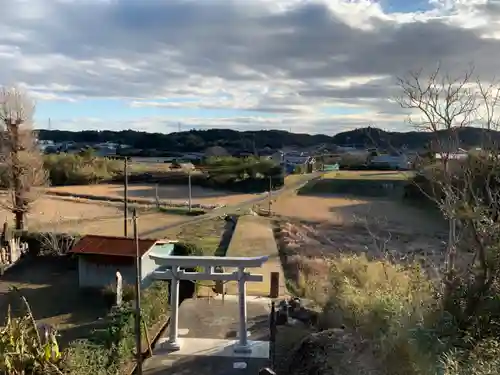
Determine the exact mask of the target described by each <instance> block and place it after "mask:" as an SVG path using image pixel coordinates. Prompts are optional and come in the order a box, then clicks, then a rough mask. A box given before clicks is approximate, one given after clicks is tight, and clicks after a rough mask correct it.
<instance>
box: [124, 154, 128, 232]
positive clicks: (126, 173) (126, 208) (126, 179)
mask: <svg viewBox="0 0 500 375" xmlns="http://www.w3.org/2000/svg"><path fill="white" fill-rule="evenodd" d="M123 235H124V236H125V237H128V160H127V157H126V156H125V159H124V162H123Z"/></svg>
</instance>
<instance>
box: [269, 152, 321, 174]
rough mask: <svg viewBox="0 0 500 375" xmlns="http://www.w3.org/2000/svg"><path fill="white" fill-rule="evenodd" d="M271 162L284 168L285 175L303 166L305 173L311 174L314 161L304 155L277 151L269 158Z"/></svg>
mask: <svg viewBox="0 0 500 375" xmlns="http://www.w3.org/2000/svg"><path fill="white" fill-rule="evenodd" d="M270 159H271V160H272V161H273V162H275V163H276V164H279V165H281V166H283V167H284V169H285V171H286V173H292V172H293V171H294V170H295V169H296V168H297V167H298V166H300V165H304V166H305V167H306V171H307V172H312V170H313V166H314V164H315V163H316V159H315V158H314V157H312V156H309V155H305V153H299V152H290V153H285V152H283V151H278V152H276V153H274V154H273V155H272V156H271V158H270Z"/></svg>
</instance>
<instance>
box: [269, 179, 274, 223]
mask: <svg viewBox="0 0 500 375" xmlns="http://www.w3.org/2000/svg"><path fill="white" fill-rule="evenodd" d="M272 191H273V177H272V176H269V202H268V203H269V216H271V205H272V204H273V203H272V200H271V198H272Z"/></svg>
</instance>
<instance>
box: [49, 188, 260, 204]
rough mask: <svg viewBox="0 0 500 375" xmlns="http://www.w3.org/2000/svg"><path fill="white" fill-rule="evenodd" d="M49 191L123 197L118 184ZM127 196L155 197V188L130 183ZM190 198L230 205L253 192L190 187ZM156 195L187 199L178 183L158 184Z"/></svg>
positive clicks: (173, 200)
mask: <svg viewBox="0 0 500 375" xmlns="http://www.w3.org/2000/svg"><path fill="white" fill-rule="evenodd" d="M49 191H53V192H65V193H72V194H85V195H95V196H104V197H123V186H122V185H119V184H100V185H84V186H58V187H53V188H50V189H49ZM128 194H129V197H130V198H131V199H133V198H143V199H151V200H154V199H155V195H156V189H155V185H153V184H131V185H129V192H128ZM191 195H192V199H193V203H195V204H226V205H232V204H237V203H239V202H243V201H245V200H249V199H252V198H254V197H255V196H256V195H255V194H234V193H231V192H223V191H218V190H213V189H207V188H202V187H199V186H193V187H192V192H191ZM158 196H159V198H160V200H162V201H171V202H176V203H182V202H186V201H187V200H188V196H189V193H188V188H187V186H179V185H160V186H159V187H158Z"/></svg>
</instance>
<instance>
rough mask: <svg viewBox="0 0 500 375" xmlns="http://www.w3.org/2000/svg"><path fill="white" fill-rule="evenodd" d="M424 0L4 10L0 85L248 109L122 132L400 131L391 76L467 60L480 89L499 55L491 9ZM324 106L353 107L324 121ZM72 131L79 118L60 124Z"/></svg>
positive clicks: (25, 0) (22, 5) (117, 1)
mask: <svg viewBox="0 0 500 375" xmlns="http://www.w3.org/2000/svg"><path fill="white" fill-rule="evenodd" d="M390 1H391V0H384V3H382V4H386V3H387V2H389V3H390ZM430 3H431V4H430V5H431V6H430V8H429V10H427V11H419V12H413V13H403V12H396V13H394V12H392V13H389V12H387V11H386V10H385V8H384V6H383V5H381V3H379V2H377V1H372V0H309V1H307V0H253V1H240V0H211V1H203V0H198V1H195V0H190V1H183V0H168V1H162V2H160V1H148V2H146V1H139V0H137V1H127V0H114V1H104V0H92V1H90V0H86V1H81V2H79V1H68V0H66V1H62V0H10V1H9V2H6V4H3V6H2V12H3V15H4V16H3V20H4V22H3V23H2V25H0V66H1V67H2V69H0V84H6V85H11V84H14V83H16V84H21V85H22V86H24V87H26V88H28V89H29V90H30V91H31V92H32V93H33V94H34V96H35V98H37V99H38V100H39V101H40V100H79V99H82V98H121V99H123V100H127V101H129V103H130V105H131V106H133V107H141V106H142V107H143V106H149V107H157V108H186V109H190V108H202V109H239V110H246V111H253V113H255V116H250V117H243V116H238V117H232V118H223V119H215V118H214V119H208V120H207V119H205V118H203V119H200V118H170V117H164V118H161V117H155V118H149V119H141V121H131V122H130V124H129V126H139V125H138V124H139V123H140V124H148V125H142V126H143V127H144V126H145V127H146V128H148V129H149V130H156V131H169V130H174V129H176V127H177V125H174V124H177V122H179V121H181V122H182V123H183V124H186V126H187V127H189V126H197V127H201V126H205V127H208V126H214V127H226V126H227V127H231V128H241V129H251V128H262V127H269V128H272V127H280V128H285V129H288V128H289V127H292V129H293V130H296V131H310V132H326V133H333V132H337V131H341V130H343V129H346V128H352V127H354V126H368V125H373V126H380V127H385V128H391V129H398V128H399V129H402V128H403V127H404V126H405V125H404V118H405V116H404V113H403V112H402V110H401V109H400V108H399V107H398V106H397V105H396V104H394V103H393V102H391V98H393V97H394V96H395V95H397V93H398V91H397V88H396V87H395V76H399V75H403V74H405V73H406V72H407V71H408V70H411V69H414V68H420V67H423V68H432V67H435V66H436V63H437V62H438V61H441V63H442V66H443V67H445V68H446V69H448V70H452V71H460V70H463V69H464V67H465V66H466V65H467V64H468V63H469V62H474V64H475V66H476V72H477V73H479V74H480V75H481V76H483V77H485V79H486V80H488V79H489V78H491V77H493V76H494V75H495V73H496V70H497V61H498V60H499V58H500V48H499V47H500V41H499V40H498V39H495V38H496V37H498V36H499V35H500V24H499V23H498V22H496V20H497V19H498V16H499V15H500V5H499V2H498V1H480V0H431V1H430ZM167 98H170V99H172V98H174V99H184V100H173V101H167V100H165V99H167ZM328 106H330V107H335V108H350V109H352V108H359V109H360V110H359V114H355V115H353V114H339V115H333V114H332V115H327V114H326V113H327V112H325V110H324V109H325V107H328ZM262 112H268V113H274V114H275V117H269V116H265V115H264V114H262ZM351 112H352V111H349V113H351ZM328 113H335V112H332V111H329V112H328ZM340 113H342V112H340ZM108 118H109V116H108ZM78 121H81V123H83V122H84V121H85V119H73V120H70V119H69V121H67V122H66V124H68V125H67V126H70V125H71V124H73V123H77V122H78ZM90 123H91V124H90V125H92V126H101V125H102V126H106V127H108V126H113V125H112V124H110V123H109V120H106V121H99V120H97V121H93V122H90ZM116 123H117V124H119V123H122V122H118V121H116ZM61 126H62V125H61ZM117 126H118V125H117ZM126 126H127V125H126Z"/></svg>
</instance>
